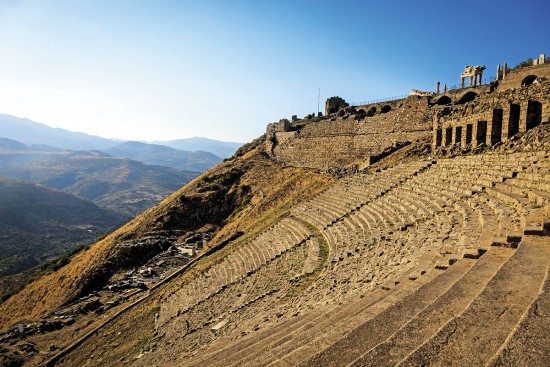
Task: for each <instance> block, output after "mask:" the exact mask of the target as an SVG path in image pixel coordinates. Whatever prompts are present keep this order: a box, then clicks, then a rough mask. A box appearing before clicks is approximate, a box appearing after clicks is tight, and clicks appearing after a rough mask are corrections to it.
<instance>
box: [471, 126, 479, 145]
mask: <svg viewBox="0 0 550 367" xmlns="http://www.w3.org/2000/svg"><path fill="white" fill-rule="evenodd" d="M477 125H478V124H477V121H475V120H473V121H472V143H471V145H472V148H476V147H477Z"/></svg>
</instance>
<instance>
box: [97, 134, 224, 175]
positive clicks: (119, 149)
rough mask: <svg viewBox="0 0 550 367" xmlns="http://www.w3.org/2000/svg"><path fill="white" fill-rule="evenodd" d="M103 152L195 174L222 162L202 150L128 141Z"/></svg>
mask: <svg viewBox="0 0 550 367" xmlns="http://www.w3.org/2000/svg"><path fill="white" fill-rule="evenodd" d="M103 151H104V152H106V153H109V154H110V155H113V156H116V157H126V158H130V159H134V160H136V161H140V162H143V163H147V164H155V165H159V166H166V167H173V168H177V169H181V170H187V171H197V172H204V171H207V170H208V169H210V168H212V167H214V166H215V165H216V164H218V163H220V162H221V161H222V159H221V158H220V157H218V156H216V155H214V154H212V153H209V152H205V151H202V150H197V151H192V152H191V151H187V150H178V149H174V148H171V147H168V146H165V145H158V144H146V143H141V142H138V141H128V142H126V143H122V144H120V145H117V146H115V147H112V148H108V149H103Z"/></svg>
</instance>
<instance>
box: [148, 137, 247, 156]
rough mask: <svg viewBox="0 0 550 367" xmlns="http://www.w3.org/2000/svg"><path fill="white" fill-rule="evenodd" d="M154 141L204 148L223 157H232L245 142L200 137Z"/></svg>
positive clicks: (177, 146) (171, 145) (181, 147)
mask: <svg viewBox="0 0 550 367" xmlns="http://www.w3.org/2000/svg"><path fill="white" fill-rule="evenodd" d="M154 143H157V144H162V145H167V146H169V147H172V148H176V149H181V150H189V151H195V150H204V151H206V152H210V153H213V154H215V155H217V156H218V157H221V158H228V157H231V156H232V155H233V153H235V151H237V149H239V148H240V147H241V146H242V145H243V143H233V142H227V141H221V140H214V139H208V138H200V137H194V138H185V139H176V140H166V141H156V142H154Z"/></svg>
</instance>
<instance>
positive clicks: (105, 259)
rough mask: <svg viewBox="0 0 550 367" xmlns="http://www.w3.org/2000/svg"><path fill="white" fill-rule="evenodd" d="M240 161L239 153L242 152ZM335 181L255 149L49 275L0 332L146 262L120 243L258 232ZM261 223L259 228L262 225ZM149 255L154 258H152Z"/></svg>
mask: <svg viewBox="0 0 550 367" xmlns="http://www.w3.org/2000/svg"><path fill="white" fill-rule="evenodd" d="M239 154H242V151H241V152H240V153H239ZM331 182H333V178H332V177H331V176H328V175H321V174H317V173H315V172H314V171H313V170H308V169H297V168H290V167H286V168H283V167H281V166H280V165H278V164H277V163H274V162H272V161H271V160H269V159H268V158H266V156H265V155H264V154H263V153H262V152H261V151H260V150H259V149H258V148H253V149H251V150H250V151H248V152H246V154H244V155H242V156H236V157H234V158H232V159H229V160H226V161H225V162H223V163H221V164H220V165H218V166H217V167H215V168H213V169H211V170H210V171H208V172H206V173H205V174H203V175H202V176H200V177H198V178H197V179H195V180H193V181H192V182H190V183H189V184H188V185H186V186H185V187H183V188H182V189H180V190H178V191H177V192H176V193H174V194H173V195H171V196H170V197H168V198H166V199H165V200H164V201H162V202H161V203H160V204H158V205H157V206H155V207H153V208H151V209H149V210H147V211H146V212H144V213H143V214H141V215H139V216H138V217H136V218H135V219H134V220H132V221H131V222H129V223H128V224H126V225H125V226H123V227H121V228H120V229H118V230H117V231H115V232H114V233H112V234H110V235H108V236H107V237H106V238H104V239H102V240H101V241H99V242H98V243H96V244H95V245H93V246H91V247H90V249H88V250H87V251H85V252H82V253H79V254H77V255H76V256H75V257H74V258H73V259H72V260H71V262H70V263H69V264H68V265H66V266H64V267H63V268H61V269H59V270H58V271H56V272H54V273H51V274H48V275H44V276H42V277H41V278H40V279H38V280H36V281H35V282H33V283H32V284H29V285H28V286H27V287H26V288H24V289H23V290H22V291H21V292H20V293H18V294H17V295H15V296H13V297H11V298H10V299H8V300H7V301H6V302H5V303H4V304H2V305H0V325H2V328H6V327H9V326H10V325H12V324H14V323H16V322H18V321H20V320H22V319H28V320H30V319H34V318H37V317H39V316H40V315H43V314H45V313H48V312H52V311H53V310H55V309H57V308H59V307H60V306H62V305H64V304H66V303H68V302H71V301H72V300H74V299H76V298H77V297H79V296H83V295H86V294H88V293H90V292H92V291H94V290H95V289H99V288H101V287H102V286H103V285H104V284H106V283H107V282H108V280H109V279H110V278H111V277H116V275H117V273H119V272H122V271H125V270H127V269H128V268H131V267H132V266H135V265H137V264H139V263H142V262H145V261H146V256H147V255H148V254H147V252H146V253H145V254H144V253H143V252H141V253H138V254H136V253H128V251H127V249H125V248H124V247H122V246H119V244H120V243H121V242H123V241H127V240H130V239H135V238H139V237H140V236H143V235H145V234H147V233H151V232H159V231H169V230H180V231H184V233H187V232H195V231H201V230H214V231H215V237H214V238H213V240H212V241H211V242H210V243H209V246H216V245H217V244H219V243H220V242H222V241H223V240H224V239H227V238H230V237H231V236H232V235H234V234H235V233H236V232H237V230H238V231H241V232H244V233H245V237H247V236H248V235H251V233H249V230H250V229H251V228H253V227H254V231H259V230H261V228H262V227H264V226H266V225H268V224H269V223H270V222H272V221H274V220H275V219H276V218H277V217H278V216H280V215H281V214H282V213H284V212H285V211H287V210H288V209H289V208H290V207H291V206H292V205H294V204H296V203H297V202H299V201H300V200H303V199H304V198H307V197H310V196H312V195H314V194H315V193H317V192H319V191H320V190H322V189H323V188H325V187H326V186H327V185H329V184H330V183H331ZM258 222H261V224H260V225H259V226H258V225H257V224H258ZM154 253H155V252H154V249H151V251H150V253H149V256H152V255H153V254H154Z"/></svg>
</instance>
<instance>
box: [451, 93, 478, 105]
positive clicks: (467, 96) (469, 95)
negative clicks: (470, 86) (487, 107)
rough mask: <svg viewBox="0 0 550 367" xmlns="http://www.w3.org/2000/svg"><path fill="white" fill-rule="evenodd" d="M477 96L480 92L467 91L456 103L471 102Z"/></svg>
mask: <svg viewBox="0 0 550 367" xmlns="http://www.w3.org/2000/svg"><path fill="white" fill-rule="evenodd" d="M477 96H478V94H477V93H476V92H471V91H470V92H466V93H464V94H463V95H462V97H460V99H459V100H458V101H457V102H456V103H458V104H463V103H466V102H471V101H473V100H474V99H476V97H477Z"/></svg>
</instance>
